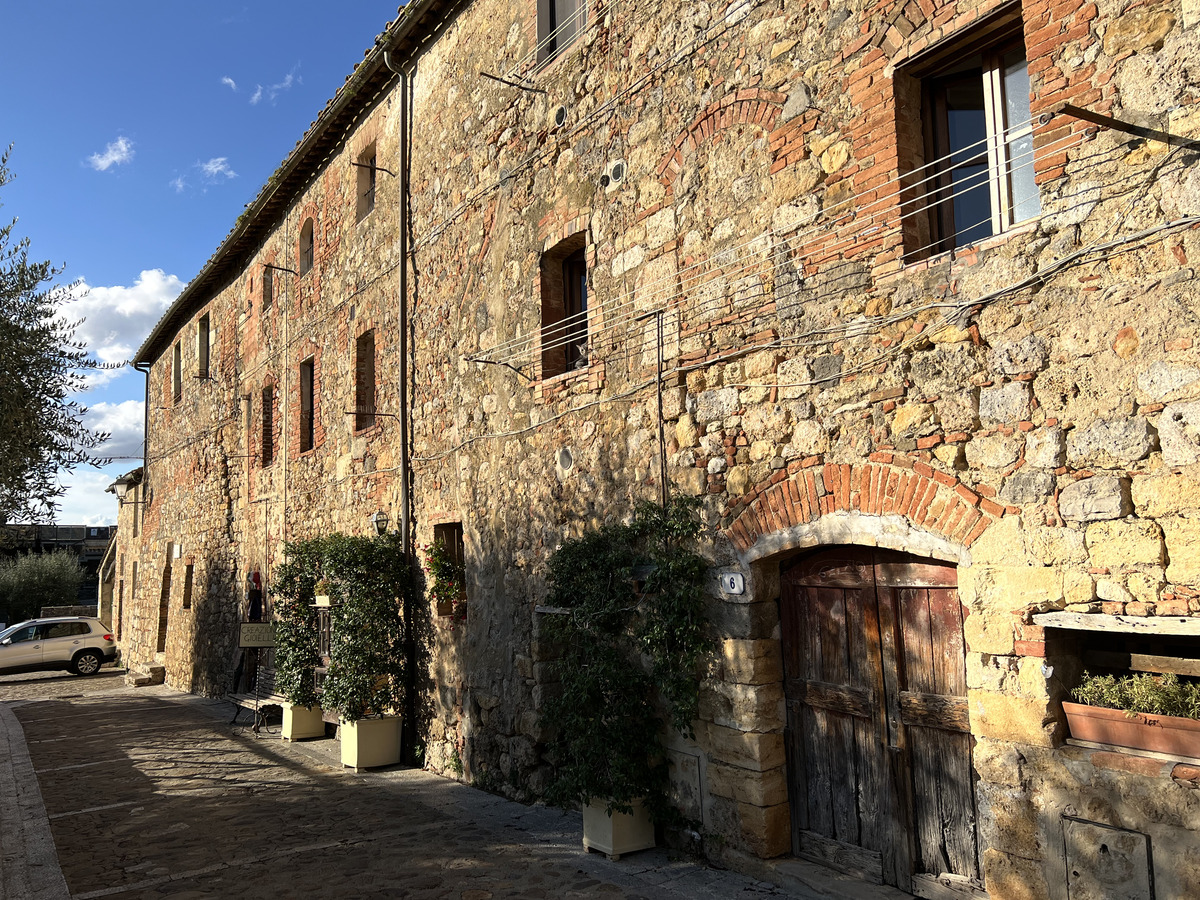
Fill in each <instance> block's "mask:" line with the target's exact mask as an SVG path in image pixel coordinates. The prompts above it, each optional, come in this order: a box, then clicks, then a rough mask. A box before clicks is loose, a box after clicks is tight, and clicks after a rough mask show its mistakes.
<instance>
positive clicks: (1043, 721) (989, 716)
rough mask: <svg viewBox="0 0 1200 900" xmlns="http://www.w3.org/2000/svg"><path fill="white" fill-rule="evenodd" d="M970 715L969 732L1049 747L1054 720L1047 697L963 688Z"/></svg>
mask: <svg viewBox="0 0 1200 900" xmlns="http://www.w3.org/2000/svg"><path fill="white" fill-rule="evenodd" d="M967 703H968V706H969V708H970V715H971V733H972V734H974V735H975V736H976V737H981V738H984V737H986V738H992V739H993V740H997V741H1012V742H1014V743H1018V744H1031V745H1033V746H1035V747H1051V746H1053V741H1054V732H1055V730H1056V729H1057V728H1058V722H1057V720H1056V719H1055V717H1054V715H1053V714H1052V713H1051V712H1050V704H1049V701H1047V700H1034V699H1030V698H1028V697H1016V696H1013V695H1011V694H999V693H996V692H995V691H979V690H969V691H967Z"/></svg>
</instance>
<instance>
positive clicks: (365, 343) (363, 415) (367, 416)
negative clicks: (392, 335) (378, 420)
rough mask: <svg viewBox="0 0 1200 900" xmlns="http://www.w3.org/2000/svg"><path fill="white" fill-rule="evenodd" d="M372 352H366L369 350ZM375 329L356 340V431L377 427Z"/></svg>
mask: <svg viewBox="0 0 1200 900" xmlns="http://www.w3.org/2000/svg"><path fill="white" fill-rule="evenodd" d="M368 347H369V349H370V352H369V353H368V352H366V351H367V349H368ZM377 352H378V351H377V348H376V346H375V329H374V328H370V329H367V330H366V331H364V332H363V333H362V334H360V335H359V336H358V337H357V338H355V340H354V431H355V432H356V433H357V432H360V431H366V430H367V429H369V428H373V427H375V412H376V406H375V404H376V402H377V398H376V396H375V393H376V385H375V369H376V365H375V363H376V359H375V356H376V353H377Z"/></svg>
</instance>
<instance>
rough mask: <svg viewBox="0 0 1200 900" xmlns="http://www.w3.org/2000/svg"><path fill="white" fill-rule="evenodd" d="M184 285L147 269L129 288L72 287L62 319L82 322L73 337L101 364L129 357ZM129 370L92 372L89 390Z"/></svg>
mask: <svg viewBox="0 0 1200 900" xmlns="http://www.w3.org/2000/svg"><path fill="white" fill-rule="evenodd" d="M183 288H184V283H183V282H182V281H180V280H179V279H178V278H176V277H175V276H174V275H167V274H166V273H165V272H163V270H162V269H147V270H145V271H143V272H142V273H141V275H139V276H138V280H137V282H136V283H134V284H133V285H130V286H125V285H113V286H111V287H102V286H94V287H93V286H89V285H88V284H87V282H86V281H81V282H79V283H78V284H76V285H73V286H72V288H71V291H70V294H71V299H70V300H68V301H67V302H66V303H64V304H63V305H62V307H61V308H60V312H61V314H62V316H63V317H64V318H66V319H68V320H70V321H75V320H77V319H83V323H82V324H80V325H79V327H78V328H77V329H76V331H75V337H76V338H78V339H79V340H81V341H83V342H84V344H85V345H86V346H87V349H88V351H89V352H90V353H92V354H94V355H95V357H96V358H97V359H98V360H100V362H103V363H119V362H123V361H124V360H127V359H131V358H132V357H133V354H134V352H135V351H136V350H137V348H138V346H139V345H140V344H141V343H142V341H143V340H145V338H146V335H148V334H149V333H150V329H151V328H153V327H154V324H155V323H156V322H157V321H158V320H159V318H161V317H162V314H163V313H164V312H166V310H167V307H169V306H170V305H171V302H172V301H173V300H174V299H175V298H176V297H178V296H179V292H180V291H182V290H183ZM124 371H126V370H125V369H111V370H99V371H95V372H91V373H89V377H88V382H89V385H90V386H91V387H98V386H100V385H103V384H106V383H108V382H109V381H112V380H113V379H114V378H117V377H119V376H120V375H121V374H122V373H123V372H124Z"/></svg>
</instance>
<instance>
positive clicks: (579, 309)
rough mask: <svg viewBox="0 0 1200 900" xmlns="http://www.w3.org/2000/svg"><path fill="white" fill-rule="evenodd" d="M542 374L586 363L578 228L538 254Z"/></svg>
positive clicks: (583, 258)
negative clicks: (547, 249)
mask: <svg viewBox="0 0 1200 900" xmlns="http://www.w3.org/2000/svg"><path fill="white" fill-rule="evenodd" d="M541 276H542V277H541V284H542V377H543V378H552V377H554V376H555V375H561V374H563V373H564V372H570V371H574V370H577V369H586V368H587V365H588V271H587V250H586V247H585V237H584V235H583V233H582V232H580V233H579V234H574V235H572V236H571V237H569V238H567V239H566V240H565V241H563V242H562V243H561V244H559V245H558V246H556V247H555V248H554V249H552V250H550V251H548V252H547V253H546V254H545V255H543V257H542V266H541Z"/></svg>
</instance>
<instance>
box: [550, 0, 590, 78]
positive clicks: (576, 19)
mask: <svg viewBox="0 0 1200 900" xmlns="http://www.w3.org/2000/svg"><path fill="white" fill-rule="evenodd" d="M568 2H570V0H568ZM574 6H575V10H574V11H573V12H571V13H570V14H568V15H567V16H566V18H565V21H563V22H560V21H559V19H560V18H562V16H561V12H562V11H561V10H560V9H559V0H537V68H538V69H542V68H545V67H546V66H549V65H550V64H551V63H552V62H553V61H554V60H556V59H558V58H559V57H561V56H563V55H564V54H565V53H566V51H567V50H568V49H569V48H570V47H571V46H572V45H573V44H575V43H576V42H577V41H578V40H579V38H580V37H581V36H582V35H583V32H584V31H585V30H586V29H587V25H588V22H589V21H590V16H589V12H590V10H589V9H588V0H574ZM572 20H573V21H572ZM568 22H570V23H571V24H570V25H569V26H568V24H567V23H568ZM559 31H562V34H559V33H558V32H559Z"/></svg>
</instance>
